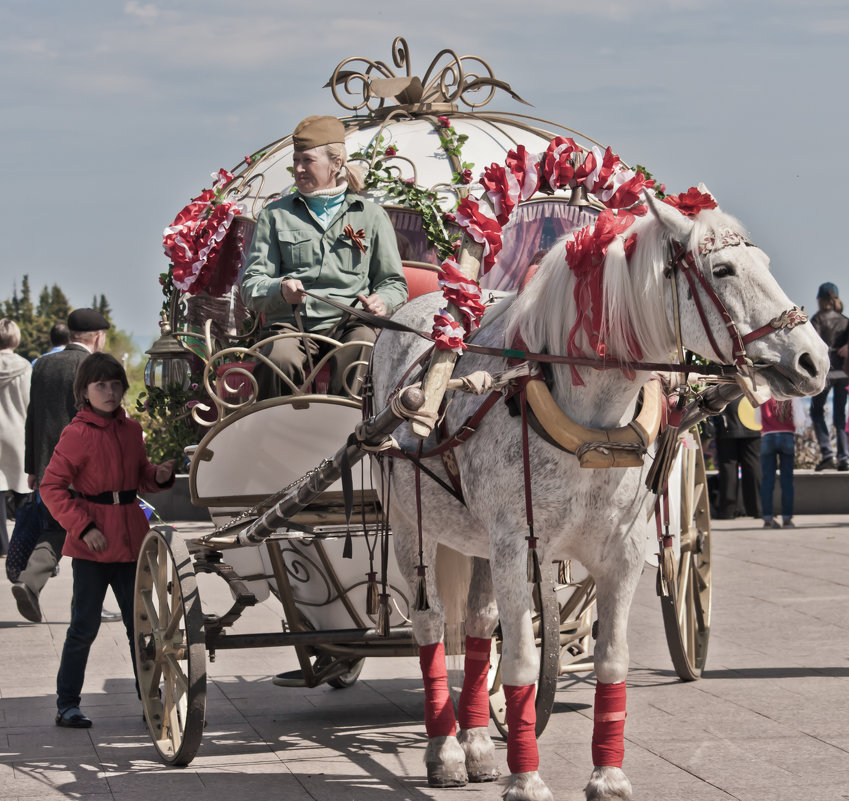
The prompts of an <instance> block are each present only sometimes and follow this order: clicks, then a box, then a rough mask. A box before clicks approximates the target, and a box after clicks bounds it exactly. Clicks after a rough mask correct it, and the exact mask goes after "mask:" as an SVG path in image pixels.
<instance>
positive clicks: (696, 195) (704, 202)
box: [663, 186, 716, 217]
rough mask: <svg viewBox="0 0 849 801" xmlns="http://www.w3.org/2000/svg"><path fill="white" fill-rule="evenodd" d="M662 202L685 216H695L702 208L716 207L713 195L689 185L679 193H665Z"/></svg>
mask: <svg viewBox="0 0 849 801" xmlns="http://www.w3.org/2000/svg"><path fill="white" fill-rule="evenodd" d="M663 202H664V203H668V204H669V205H670V206H674V207H675V208H676V209H678V211H680V212H681V214H683V215H684V216H686V217H695V216H696V215H697V214H698V213H699V212H700V211H701V210H702V209H715V208H716V201H715V200H714V199H713V197H712V196H711V195H709V194H706V193H704V192H700V191H699V190H698V189H697V188H696V187H695V186H691V187H690V188H689V189H688V190H687V191H686V192H682V193H681V194H680V195H667V196H666V197H665V198H664V199H663Z"/></svg>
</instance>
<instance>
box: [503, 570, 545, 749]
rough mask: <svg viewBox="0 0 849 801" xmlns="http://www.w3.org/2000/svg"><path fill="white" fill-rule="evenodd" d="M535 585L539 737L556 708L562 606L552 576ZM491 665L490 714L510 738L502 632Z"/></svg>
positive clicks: (537, 731) (536, 702)
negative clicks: (502, 680)
mask: <svg viewBox="0 0 849 801" xmlns="http://www.w3.org/2000/svg"><path fill="white" fill-rule="evenodd" d="M550 572H551V570H550V566H549V576H548V577H546V576H543V580H542V581H541V582H539V583H538V584H535V585H534V614H533V625H534V636H535V638H536V644H537V651H538V652H539V679H538V680H537V683H536V685H537V691H536V699H535V702H534V706H535V707H536V718H537V722H536V728H535V732H536V736H537V737H539V736H540V735H541V734H542V733H543V731H544V730H545V726H546V724H547V723H548V719H549V718H550V717H551V711H552V709H554V693H555V691H556V690H557V676H558V675H559V673H560V665H559V659H560V608H559V605H558V600H557V593H556V592H555V587H554V582H553V581H552V579H551V576H550ZM490 664H491V665H492V667H491V669H490V675H489V713H490V716H491V717H492V720H493V722H494V723H495V728H497V729H498V731H499V732H500V734H501V736H502V737H505V738H506V737H507V699H506V697H505V694H504V685H503V684H502V683H501V633H500V629H499V631H497V632H496V635H495V637H493V640H492V656H491V657H490Z"/></svg>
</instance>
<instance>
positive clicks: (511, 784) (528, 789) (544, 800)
mask: <svg viewBox="0 0 849 801" xmlns="http://www.w3.org/2000/svg"><path fill="white" fill-rule="evenodd" d="M502 798H503V799H504V801H554V796H553V795H552V794H551V790H549V789H548V787H547V786H546V784H545V782H544V781H543V780H542V779H541V778H540V776H539V773H538V772H537V771H535V770H530V771H528V772H527V773H513V774H512V775H511V776H510V778H509V779H508V780H507V787H506V789H505V790H504V793H503V794H502Z"/></svg>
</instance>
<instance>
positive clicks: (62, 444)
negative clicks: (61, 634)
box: [39, 353, 174, 729]
mask: <svg viewBox="0 0 849 801" xmlns="http://www.w3.org/2000/svg"><path fill="white" fill-rule="evenodd" d="M128 387H129V383H128V381H127V375H126V373H125V372H124V368H123V367H121V365H120V364H119V362H118V361H117V360H116V359H115V358H114V357H112V356H110V355H109V354H106V353H93V354H92V355H91V356H89V357H87V358H86V359H85V360H84V361H83V362H82V363H81V364H80V366H79V369H78V370H77V374H76V378H75V380H74V398H75V399H76V402H77V408H78V409H79V410H80V411H79V412H78V413H77V415H76V416H75V417H74V419H73V420H72V421H71V422H70V423H69V425H68V426H67V428H65V430H64V431H63V432H62V436H61V437H60V439H59V443H58V444H57V445H56V449H55V450H54V452H53V456H52V458H51V459H50V464H49V465H48V467H47V470H46V472H45V473H44V478H43V479H42V482H41V484H40V486H39V489H40V491H41V497H42V498H43V500H44V503H45V504H46V505H47V508H48V509H49V510H50V514H52V515H53V517H55V518H56V520H57V521H58V522H59V524H60V525H61V526H62V528H64V529H65V530H66V531H67V536H66V537H65V545H64V547H63V548H62V553H63V554H64V555H65V556H70V557H72V560H73V561H72V568H73V573H74V590H73V598H72V600H71V624H70V626H69V627H68V633H67V635H66V637H65V646H64V648H63V649H62V661H61V663H60V665H59V674H58V675H57V677H56V693H57V699H56V705H57V708H58V713H57V715H56V725H57V726H64V727H67V728H75V729H85V728H88V727H89V726H91V720H89V719H88V718H87V717H86V716H85V715H83V713H82V712H80V695H81V693H82V687H83V681H84V679H85V669H86V662H87V661H88V654H89V650H90V648H91V644H92V643H93V642H94V639H95V637H96V636H97V632H98V629H99V628H100V614H101V610H102V608H103V599H104V597H105V595H106V589H107V587H112V591H113V592H114V593H115V598H116V599H117V601H118V606H119V607H120V609H121V617H122V618H123V620H124V627H125V628H126V630H127V638H128V640H129V643H130V653H131V654H133V594H134V592H135V575H136V559H137V558H138V555H139V550H140V549H141V543H142V540H143V539H144V536H145V534H146V533H147V531H148V528H149V526H148V523H147V518H146V517H145V515H144V512H143V511H142V510H141V508H140V507H139V504H138V501H137V499H136V494H137V493H138V492H143V493H148V492H158V491H159V490H161V489H165V488H166V487H168V486H170V485H171V484H173V483H174V460H173V459H172V460H170V461H167V462H164V463H163V464H160V465H152V464H151V463H150V462H149V461H148V458H147V454H146V453H145V449H144V440H143V438H142V430H141V426H140V425H139V424H138V423H137V422H136V421H135V420H133V419H131V418H130V417H128V416H127V414H126V412H125V411H124V410H123V408H122V407H121V400H122V398H123V396H124V393H125V392H126V391H127V389H128ZM133 669H134V670H135V656H133ZM137 689H138V687H137Z"/></svg>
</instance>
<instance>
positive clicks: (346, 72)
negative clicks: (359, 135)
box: [325, 36, 530, 114]
mask: <svg viewBox="0 0 849 801" xmlns="http://www.w3.org/2000/svg"><path fill="white" fill-rule="evenodd" d="M392 64H393V66H394V68H395V69H394V70H393V68H392V67H390V66H389V65H388V64H386V63H385V62H383V61H373V60H372V59H368V58H364V57H362V56H352V57H351V58H346V59H345V60H343V61H341V62H339V64H337V65H336V69H334V70H333V74H332V75H331V76H330V80H329V81H328V82H327V83H326V84H325V88H330V90H331V91H332V92H333V97H334V99H335V100H336V102H337V103H338V104H339V105H340V106H342V108H345V109H348V110H350V111H359V110H360V109H367V110H368V111H369V112H370V113H372V114H374V113H375V112H378V111H380V110H382V109H383V108H384V106H385V105H386V104H387V101H389V100H394V101H395V104H394V105H397V106H401V107H403V108H405V109H408V110H410V111H416V110H419V111H432V110H433V109H434V108H435V107H443V106H450V107H453V108H456V107H457V104H458V103H462V104H463V105H465V106H468V107H469V108H470V109H477V108H481V107H482V106H485V105H487V103H489V102H490V101H491V100H492V98H493V97H494V95H495V92H496V90H498V89H501V90H502V91H505V92H507V93H508V94H509V95H510V96H511V97H512V98H513V99H514V100H518V101H519V102H520V103H524V104H525V105H530V104H529V103H527V102H526V101H525V100H523V99H522V98H521V97H519V95H518V94H516V93H515V92H514V91H513V89H512V88H511V87H510V84H508V83H506V82H505V81H501V80H498V79H497V78H496V77H495V74H494V73H493V71H492V67H490V66H489V64H487V62H485V61H484V60H483V59H482V58H480V57H478V56H474V55H458V54H457V53H456V52H455V51H454V50H451V49H450V48H444V49H442V50H440V51H439V53H437V54H436V56H435V57H434V58H433V60H432V61H431V63H430V65H429V66H428V68H427V70H426V71H425V73H424V77H423V78H419V77H418V76H416V75H413V74H412V72H411V63H410V48H409V45H408V44H407V41H406V39H404V38H403V37H402V36H397V37H395V40H394V41H393V43H392ZM354 66H355V68H349V67H354ZM395 70H398V71H399V72H400V71H401V70H403V74H396V72H395ZM481 90H488V91H487V92H486V93H485V95H484V96H483V98H482V99H479V100H478V99H473V98H472V97H470V95H472V94H474V93H477V92H480V91H481ZM342 93H344V94H345V95H346V97H345V98H344V99H343V96H342Z"/></svg>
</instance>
